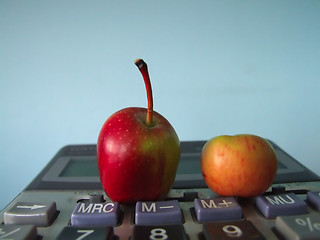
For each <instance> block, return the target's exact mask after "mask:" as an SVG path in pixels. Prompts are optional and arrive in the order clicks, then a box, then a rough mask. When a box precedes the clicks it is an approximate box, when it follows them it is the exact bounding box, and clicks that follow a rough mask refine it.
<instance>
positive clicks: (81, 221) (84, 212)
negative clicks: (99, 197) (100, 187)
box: [71, 202, 120, 227]
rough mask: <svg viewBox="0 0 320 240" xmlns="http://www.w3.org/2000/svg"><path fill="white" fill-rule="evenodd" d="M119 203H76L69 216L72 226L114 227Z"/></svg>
mask: <svg viewBox="0 0 320 240" xmlns="http://www.w3.org/2000/svg"><path fill="white" fill-rule="evenodd" d="M119 215H120V208H119V203H117V202H105V203H78V204H77V206H76V207H75V209H74V210H73V212H72V215H71V225H72V226H112V227H113V226H116V225H117V224H118V222H119V221H118V220H119Z"/></svg>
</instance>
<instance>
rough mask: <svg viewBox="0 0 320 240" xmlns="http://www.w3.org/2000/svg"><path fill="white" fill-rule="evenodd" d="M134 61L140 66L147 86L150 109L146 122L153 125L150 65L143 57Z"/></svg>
mask: <svg viewBox="0 0 320 240" xmlns="http://www.w3.org/2000/svg"><path fill="white" fill-rule="evenodd" d="M134 63H135V64H136V66H137V67H138V68H139V70H140V72H141V74H142V76H143V79H144V83H145V86H146V91H147V98H148V111H147V119H146V124H147V126H151V123H152V115H153V97H152V88H151V81H150V77H149V72H148V66H147V64H146V63H145V61H143V60H142V59H141V58H138V59H137V60H135V61H134Z"/></svg>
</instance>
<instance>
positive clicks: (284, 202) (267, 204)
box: [256, 193, 307, 218]
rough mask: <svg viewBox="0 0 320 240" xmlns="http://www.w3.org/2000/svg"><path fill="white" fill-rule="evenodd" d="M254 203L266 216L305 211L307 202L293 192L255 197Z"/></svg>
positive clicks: (296, 213)
mask: <svg viewBox="0 0 320 240" xmlns="http://www.w3.org/2000/svg"><path fill="white" fill-rule="evenodd" d="M256 205H257V207H258V209H259V210H260V212H261V213H262V214H263V215H264V216H265V217H266V218H275V217H277V216H283V215H284V216H287V215H298V214H305V213H307V204H306V202H305V201H303V200H302V199H300V198H299V197H298V196H296V195H295V194H294V193H286V194H277V195H269V196H259V197H257V201H256Z"/></svg>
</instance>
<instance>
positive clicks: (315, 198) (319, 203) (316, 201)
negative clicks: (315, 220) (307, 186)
mask: <svg viewBox="0 0 320 240" xmlns="http://www.w3.org/2000/svg"><path fill="white" fill-rule="evenodd" d="M307 202H308V203H309V204H310V205H311V206H312V207H314V208H315V209H316V210H317V211H320V192H308V194H307Z"/></svg>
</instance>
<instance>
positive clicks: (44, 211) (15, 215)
mask: <svg viewBox="0 0 320 240" xmlns="http://www.w3.org/2000/svg"><path fill="white" fill-rule="evenodd" d="M57 214H58V211H57V207H56V203H55V202H48V203H32V202H16V203H15V204H14V205H13V206H12V207H11V208H10V209H9V210H8V211H6V212H5V213H4V223H5V224H31V225H35V226H39V227H45V226H49V225H50V224H51V223H52V222H53V220H54V219H55V217H56V216H57Z"/></svg>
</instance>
